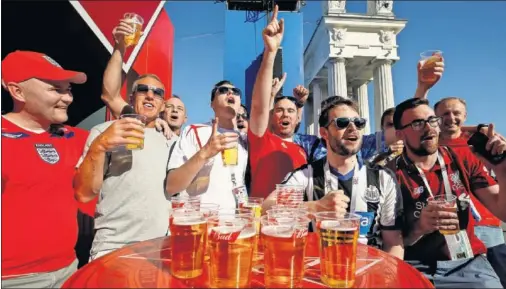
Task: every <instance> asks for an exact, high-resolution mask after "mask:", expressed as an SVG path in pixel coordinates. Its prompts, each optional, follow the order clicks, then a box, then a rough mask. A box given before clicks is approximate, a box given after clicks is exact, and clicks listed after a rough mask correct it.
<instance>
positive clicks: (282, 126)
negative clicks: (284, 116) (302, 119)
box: [279, 120, 290, 129]
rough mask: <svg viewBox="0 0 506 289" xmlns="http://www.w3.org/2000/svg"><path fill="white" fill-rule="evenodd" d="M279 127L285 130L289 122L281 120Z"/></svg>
mask: <svg viewBox="0 0 506 289" xmlns="http://www.w3.org/2000/svg"><path fill="white" fill-rule="evenodd" d="M279 125H280V126H281V128H284V129H286V128H288V127H289V126H290V122H289V121H287V120H283V121H281V122H280V123H279Z"/></svg>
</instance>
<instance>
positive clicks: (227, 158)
mask: <svg viewBox="0 0 506 289" xmlns="http://www.w3.org/2000/svg"><path fill="white" fill-rule="evenodd" d="M221 158H222V160H223V165H224V166H237V163H238V161H239V149H238V146H237V145H236V146H235V147H233V148H228V149H224V150H223V151H222V152H221Z"/></svg>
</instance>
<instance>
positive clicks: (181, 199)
mask: <svg viewBox="0 0 506 289" xmlns="http://www.w3.org/2000/svg"><path fill="white" fill-rule="evenodd" d="M188 199H189V198H188V196H186V195H177V196H172V197H171V198H170V203H171V206H172V209H177V208H181V207H183V206H184V204H185V203H186V202H188Z"/></svg>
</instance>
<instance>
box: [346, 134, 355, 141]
mask: <svg viewBox="0 0 506 289" xmlns="http://www.w3.org/2000/svg"><path fill="white" fill-rule="evenodd" d="M344 139H345V140H347V141H351V142H356V141H358V136H357V135H349V136H347V137H345V138H344Z"/></svg>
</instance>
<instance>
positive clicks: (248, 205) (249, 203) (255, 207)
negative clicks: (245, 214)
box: [239, 197, 264, 260]
mask: <svg viewBox="0 0 506 289" xmlns="http://www.w3.org/2000/svg"><path fill="white" fill-rule="evenodd" d="M263 202H264V198H254V197H250V198H248V199H246V202H244V203H239V208H244V209H248V210H251V211H252V213H253V216H254V218H255V220H254V222H255V228H256V231H257V234H256V245H255V251H254V252H253V258H254V259H255V260H257V259H259V256H258V252H259V251H262V245H261V240H260V238H261V236H260V217H261V216H262V204H263Z"/></svg>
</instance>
